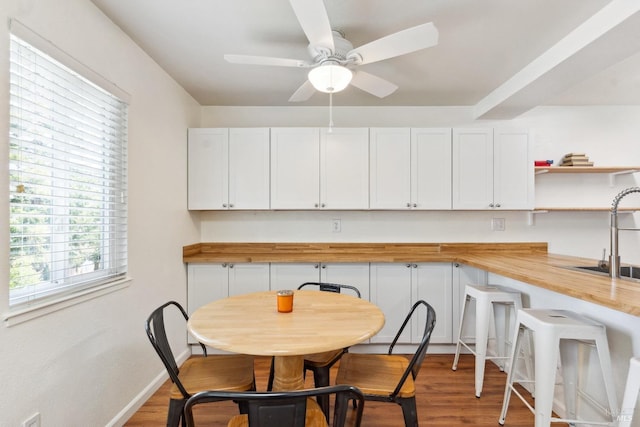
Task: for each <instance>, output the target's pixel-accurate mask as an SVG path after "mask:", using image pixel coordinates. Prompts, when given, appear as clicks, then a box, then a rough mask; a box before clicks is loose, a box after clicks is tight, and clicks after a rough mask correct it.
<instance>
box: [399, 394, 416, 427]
mask: <svg viewBox="0 0 640 427" xmlns="http://www.w3.org/2000/svg"><path fill="white" fill-rule="evenodd" d="M398 403H399V404H400V406H401V407H402V415H403V416H404V425H405V427H418V410H417V408H416V398H415V397H409V398H407V399H398Z"/></svg>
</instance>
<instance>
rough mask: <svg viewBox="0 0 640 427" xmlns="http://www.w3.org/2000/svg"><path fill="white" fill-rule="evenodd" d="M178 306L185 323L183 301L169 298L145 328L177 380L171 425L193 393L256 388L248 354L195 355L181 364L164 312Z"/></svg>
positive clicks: (170, 400) (179, 417) (170, 399)
mask: <svg viewBox="0 0 640 427" xmlns="http://www.w3.org/2000/svg"><path fill="white" fill-rule="evenodd" d="M170 306H173V307H175V308H177V309H178V310H179V311H180V313H181V314H182V316H183V317H184V320H185V322H186V321H187V320H188V319H189V317H188V316H187V312H186V311H185V310H184V308H182V306H181V305H180V304H178V303H177V302H175V301H169V302H167V303H165V304H163V305H161V306H160V307H158V308H156V309H155V310H154V311H153V312H152V313H151V315H150V316H149V318H148V319H147V321H146V324H145V329H146V331H147V336H148V337H149V341H151V345H152V346H153V348H154V349H155V351H156V353H158V356H159V357H160V360H162V363H163V364H164V366H165V368H166V369H167V372H168V373H169V377H170V378H171V381H172V382H173V385H172V387H171V391H170V398H169V413H168V415H167V426H177V425H178V424H179V423H180V420H181V419H182V425H185V420H184V418H182V413H183V408H184V404H185V403H186V401H187V399H188V398H189V397H191V396H192V395H193V394H195V393H197V392H200V391H203V390H225V391H246V390H255V376H254V370H253V357H252V356H246V355H235V354H230V355H212V356H208V355H207V349H206V347H205V346H204V345H203V344H202V343H201V344H200V346H201V347H202V352H203V354H204V357H193V358H190V359H187V361H186V362H184V363H183V364H182V366H181V367H178V365H177V363H176V359H175V356H174V355H173V351H172V350H171V345H170V344H169V340H168V339H167V333H166V331H165V323H164V315H165V309H166V308H167V307H170Z"/></svg>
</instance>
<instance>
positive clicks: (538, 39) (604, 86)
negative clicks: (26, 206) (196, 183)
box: [92, 0, 640, 116]
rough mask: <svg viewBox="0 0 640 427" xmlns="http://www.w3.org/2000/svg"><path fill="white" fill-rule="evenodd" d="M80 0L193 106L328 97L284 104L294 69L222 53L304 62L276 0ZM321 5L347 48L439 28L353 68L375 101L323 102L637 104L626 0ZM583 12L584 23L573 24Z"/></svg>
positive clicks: (300, 75)
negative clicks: (241, 61)
mask: <svg viewBox="0 0 640 427" xmlns="http://www.w3.org/2000/svg"><path fill="white" fill-rule="evenodd" d="M92 1H93V3H94V4H96V5H97V6H98V7H99V8H100V9H101V10H102V11H103V12H104V13H105V14H106V15H107V16H109V17H110V18H111V19H112V20H113V22H115V23H116V24H117V25H118V26H119V27H121V28H122V29H123V30H124V31H125V32H126V33H127V34H128V35H129V36H130V37H131V38H132V39H133V40H134V41H136V42H137V43H138V44H139V45H140V46H141V47H142V48H143V49H144V50H145V51H146V52H147V53H148V54H149V55H150V56H151V57H152V58H153V59H154V60H155V61H156V62H157V63H158V64H160V65H161V66H162V67H163V68H164V69H165V70H166V71H167V72H168V73H169V74H170V75H171V76H172V77H173V78H174V79H175V80H176V81H177V82H178V83H179V84H180V85H182V86H183V87H184V88H185V89H186V90H187V91H188V92H189V93H190V94H191V95H192V96H193V97H194V98H195V99H196V100H197V101H198V102H200V103H201V104H202V105H222V106H286V105H327V103H328V95H327V94H323V93H316V94H315V95H313V96H312V97H311V98H310V99H309V100H308V101H305V102H303V103H299V104H292V103H290V102H288V99H289V97H290V96H291V95H292V94H293V92H294V91H295V90H296V89H297V88H298V87H299V86H300V85H301V84H302V83H303V82H304V81H305V79H306V73H307V71H308V70H306V69H299V68H285V67H268V66H255V65H237V64H230V63H227V62H226V61H225V60H224V58H223V55H224V54H227V53H231V54H246V55H260V56H274V57H284V58H294V59H303V60H308V59H310V58H309V55H308V53H307V50H306V48H307V44H308V41H307V38H306V37H305V34H304V32H303V31H302V28H301V27H300V25H299V23H298V21H297V19H296V16H295V14H294V13H293V10H292V8H291V5H290V4H289V1H288V0H268V1H266V0H240V1H214V0H187V1H176V0H128V1H122V0H92ZM324 3H325V6H326V9H327V13H328V16H329V21H330V23H331V26H332V27H333V29H337V30H340V31H341V32H342V33H344V35H345V38H346V39H348V40H349V41H351V43H352V44H353V46H354V47H358V46H360V45H362V44H365V43H367V42H369V41H373V40H375V39H378V38H380V37H383V36H385V35H387V34H391V33H394V32H397V31H400V30H403V29H405V28H408V27H412V26H415V25H418V24H421V23H425V22H433V23H434V24H435V26H436V27H437V28H438V30H439V33H440V38H439V44H438V45H437V46H435V47H432V48H428V49H425V50H421V51H417V52H414V53H410V54H407V55H404V56H400V57H396V58H392V59H387V60H384V61H381V62H377V63H372V64H367V65H363V66H362V69H363V70H364V71H367V72H369V73H372V74H375V75H378V76H380V77H382V78H384V79H386V80H389V81H391V82H393V83H395V84H397V85H398V86H399V89H398V90H397V91H396V92H395V93H393V94H391V95H389V96H388V97H386V98H383V99H380V98H377V97H375V96H373V95H370V94H368V93H365V92H363V91H361V90H359V89H357V88H354V87H348V88H347V89H346V90H345V91H343V92H340V93H338V94H336V95H334V97H333V102H334V105H345V106H347V105H348V106H448V105H455V106H475V107H476V109H480V110H479V113H478V116H481V115H482V114H483V113H485V112H489V113H488V114H491V111H492V109H493V108H496V110H495V111H494V112H495V115H496V116H500V115H505V116H509V115H512V116H513V115H517V114H518V113H519V112H522V111H526V109H528V108H531V107H532V106H535V105H537V104H543V105H588V104H604V105H609V104H619V105H629V104H634V105H640V53H638V52H640V12H638V9H640V7H639V6H638V5H637V4H636V3H640V1H638V0H561V1H559V0H396V1H389V0H324ZM603 8H607V9H605V11H601V9H603ZM610 8H613V9H612V11H609V9H610ZM605 12H606V13H605ZM594 15H596V17H598V20H596V22H595V23H594V24H583V23H584V22H585V21H587V20H588V19H590V18H591V17H592V16H594ZM619 16H622V17H623V18H618V17H619ZM591 19H592V20H593V19H594V18H591ZM616 20H618V21H620V22H622V23H621V24H620V25H618V22H617V21H616ZM581 25H582V26H581ZM587 25H589V26H587ZM567 36H569V37H567ZM592 36H593V40H589V39H590V38H591V37H592ZM563 39H564V40H563ZM561 40H562V42H561ZM576 41H577V43H576ZM558 42H561V44H560V45H558V46H556V48H554V49H552V48H553V47H554V45H556V43H558ZM562 43H565V44H564V45H563V44H562ZM550 49H551V50H550ZM534 60H536V62H534V63H533V64H531V65H529V64H530V63H532V61H534ZM527 67H528V68H527ZM514 76H515V77H514ZM509 79H512V80H511V81H509ZM501 108H502V110H501ZM511 110H514V111H511Z"/></svg>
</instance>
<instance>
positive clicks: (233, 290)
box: [187, 263, 269, 344]
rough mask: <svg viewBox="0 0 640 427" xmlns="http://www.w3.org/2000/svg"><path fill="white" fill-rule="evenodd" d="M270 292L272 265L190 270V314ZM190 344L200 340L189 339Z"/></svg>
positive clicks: (212, 266) (197, 266) (208, 266)
mask: <svg viewBox="0 0 640 427" xmlns="http://www.w3.org/2000/svg"><path fill="white" fill-rule="evenodd" d="M267 290H269V264H268V263H240V264H232V263H221V264H218V263H211V264H209V263H207V264H188V266H187V312H188V313H189V314H191V313H193V312H194V311H195V310H196V309H197V308H199V307H201V306H203V305H204V304H207V303H209V302H211V301H215V300H218V299H221V298H226V297H228V296H232V295H239V294H245V293H249V292H258V291H267ZM188 342H189V343H190V344H195V343H196V340H195V339H194V338H193V337H191V335H189V341H188Z"/></svg>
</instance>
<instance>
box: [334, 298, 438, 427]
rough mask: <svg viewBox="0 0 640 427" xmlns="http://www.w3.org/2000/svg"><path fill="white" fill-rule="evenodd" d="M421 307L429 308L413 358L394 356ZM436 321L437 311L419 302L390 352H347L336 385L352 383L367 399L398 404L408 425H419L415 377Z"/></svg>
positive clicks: (407, 426) (413, 426)
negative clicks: (399, 339)
mask: <svg viewBox="0 0 640 427" xmlns="http://www.w3.org/2000/svg"><path fill="white" fill-rule="evenodd" d="M420 306H423V307H425V308H426V313H425V322H424V332H423V335H422V340H421V341H420V345H418V348H417V350H416V352H415V353H414V354H413V357H412V358H411V360H409V359H407V358H406V357H405V356H401V355H394V354H393V348H394V346H395V345H396V342H397V341H398V338H399V337H400V335H401V334H402V331H403V330H404V328H405V327H406V326H407V325H408V324H409V321H410V320H411V317H412V316H413V315H414V313H416V309H417V308H418V307H420ZM435 324H436V312H435V310H434V309H433V307H431V306H430V305H429V304H428V303H426V302H425V301H423V300H420V301H417V302H416V303H415V304H414V305H413V307H411V311H409V314H408V315H407V317H406V318H405V320H404V322H403V323H402V326H401V327H400V330H399V331H398V333H397V334H396V336H395V338H394V339H393V341H392V342H391V345H390V346H389V351H388V353H387V354H355V353H347V354H345V355H344V356H343V357H342V359H341V360H340V366H339V367H338V375H337V377H336V384H350V385H353V386H355V387H358V388H360V389H361V390H362V392H363V393H364V398H365V400H371V401H378V402H391V403H396V404H398V405H400V406H401V407H402V413H403V416H404V423H405V426H406V427H417V426H418V412H417V408H416V388H415V383H414V380H415V379H416V377H417V376H418V373H419V372H420V367H421V366H422V362H423V361H424V358H425V356H426V353H427V348H428V347H429V341H430V339H431V333H432V332H433V328H434V327H435Z"/></svg>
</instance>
